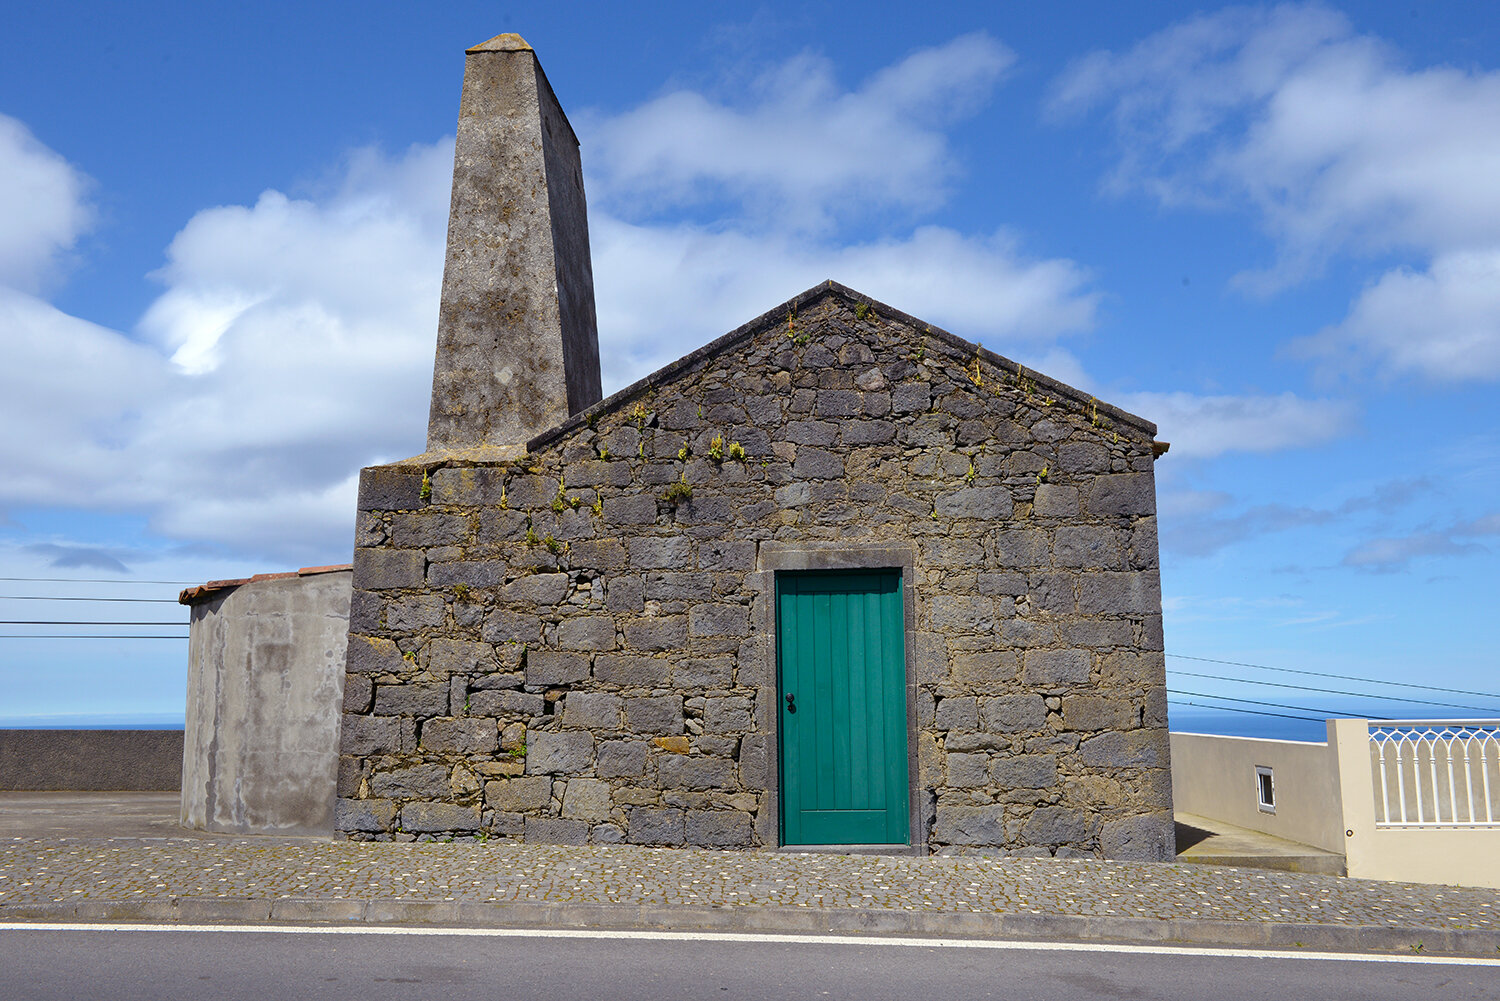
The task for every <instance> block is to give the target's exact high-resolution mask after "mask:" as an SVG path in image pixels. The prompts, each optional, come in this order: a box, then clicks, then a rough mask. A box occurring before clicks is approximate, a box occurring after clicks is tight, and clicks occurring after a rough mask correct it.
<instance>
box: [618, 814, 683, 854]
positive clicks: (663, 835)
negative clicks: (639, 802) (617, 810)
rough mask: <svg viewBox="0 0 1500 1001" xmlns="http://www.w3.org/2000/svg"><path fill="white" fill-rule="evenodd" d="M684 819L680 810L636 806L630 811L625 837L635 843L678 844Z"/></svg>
mask: <svg viewBox="0 0 1500 1001" xmlns="http://www.w3.org/2000/svg"><path fill="white" fill-rule="evenodd" d="M684 819H685V818H684V816H683V811H681V810H655V809H647V808H645V807H637V808H636V809H634V810H631V811H630V826H629V830H628V832H627V834H626V837H627V838H628V839H629V840H630V842H631V843H632V844H637V845H680V844H682V839H683V826H684Z"/></svg>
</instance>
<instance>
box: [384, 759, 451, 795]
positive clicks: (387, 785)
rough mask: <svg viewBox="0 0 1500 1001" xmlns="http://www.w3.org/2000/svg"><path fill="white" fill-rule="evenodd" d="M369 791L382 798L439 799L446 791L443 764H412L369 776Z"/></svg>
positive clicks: (446, 778) (446, 783)
mask: <svg viewBox="0 0 1500 1001" xmlns="http://www.w3.org/2000/svg"><path fill="white" fill-rule="evenodd" d="M370 792H372V793H374V794H375V795H376V796H380V797H382V798H384V799H441V798H442V797H443V796H444V795H445V794H447V792H448V768H447V766H445V765H413V766H411V767H409V768H397V769H394V770H392V771H389V772H375V773H374V774H373V775H371V776H370Z"/></svg>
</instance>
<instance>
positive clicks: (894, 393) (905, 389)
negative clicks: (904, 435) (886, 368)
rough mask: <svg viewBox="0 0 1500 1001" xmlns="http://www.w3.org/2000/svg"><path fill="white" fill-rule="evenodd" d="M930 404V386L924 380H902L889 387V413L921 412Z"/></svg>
mask: <svg viewBox="0 0 1500 1001" xmlns="http://www.w3.org/2000/svg"><path fill="white" fill-rule="evenodd" d="M931 406H932V387H931V386H929V385H928V384H927V383H926V382H903V383H900V384H899V385H896V386H894V387H892V389H891V413H894V414H915V413H921V412H922V411H924V410H926V409H927V408H929V407H931Z"/></svg>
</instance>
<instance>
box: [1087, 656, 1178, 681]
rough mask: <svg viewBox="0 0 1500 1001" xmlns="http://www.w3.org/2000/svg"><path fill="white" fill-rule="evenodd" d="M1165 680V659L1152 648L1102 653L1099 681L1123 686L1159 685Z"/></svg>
mask: <svg viewBox="0 0 1500 1001" xmlns="http://www.w3.org/2000/svg"><path fill="white" fill-rule="evenodd" d="M1165 681H1166V659H1165V657H1164V655H1163V654H1161V653H1158V652H1156V651H1154V650H1148V651H1144V652H1141V651H1135V650H1116V651H1115V652H1114V653H1108V654H1105V655H1104V658H1103V665H1102V666H1101V668H1100V670H1099V683H1100V684H1102V685H1109V686H1112V687H1118V688H1125V687H1136V686H1139V685H1160V684H1163V683H1164V682H1165Z"/></svg>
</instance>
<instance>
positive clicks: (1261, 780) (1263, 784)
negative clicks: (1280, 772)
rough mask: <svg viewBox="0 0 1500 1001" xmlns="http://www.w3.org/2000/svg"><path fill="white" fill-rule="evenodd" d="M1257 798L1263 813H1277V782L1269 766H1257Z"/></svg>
mask: <svg viewBox="0 0 1500 1001" xmlns="http://www.w3.org/2000/svg"><path fill="white" fill-rule="evenodd" d="M1255 798H1256V799H1257V800H1258V801H1259V804H1260V809H1261V812H1262V813H1275V812H1276V780H1275V778H1273V777H1272V775H1271V768H1270V766H1269V765H1256V766H1255Z"/></svg>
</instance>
